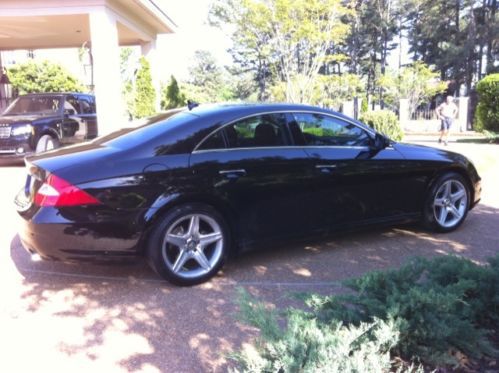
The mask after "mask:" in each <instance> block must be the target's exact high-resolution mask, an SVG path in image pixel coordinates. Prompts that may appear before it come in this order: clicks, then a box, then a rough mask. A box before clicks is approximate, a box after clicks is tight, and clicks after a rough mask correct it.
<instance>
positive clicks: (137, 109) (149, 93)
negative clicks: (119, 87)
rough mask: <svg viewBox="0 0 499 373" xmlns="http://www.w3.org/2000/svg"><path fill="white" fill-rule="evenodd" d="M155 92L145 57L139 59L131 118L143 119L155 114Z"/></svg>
mask: <svg viewBox="0 0 499 373" xmlns="http://www.w3.org/2000/svg"><path fill="white" fill-rule="evenodd" d="M155 101H156V91H155V90H154V86H153V84H152V77H151V68H150V65H149V62H148V61H147V59H146V58H145V57H143V56H142V57H140V59H139V69H138V71H137V76H136V79H135V95H134V106H133V116H134V118H143V117H147V116H150V115H152V114H154V113H155V111H156V110H155Z"/></svg>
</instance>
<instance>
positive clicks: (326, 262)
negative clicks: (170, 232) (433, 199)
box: [0, 144, 499, 372]
mask: <svg viewBox="0 0 499 373" xmlns="http://www.w3.org/2000/svg"><path fill="white" fill-rule="evenodd" d="M449 148H450V149H451V150H456V151H460V152H462V153H465V154H466V155H468V156H469V157H471V159H473V160H474V162H475V164H476V165H477V167H478V168H479V171H480V173H481V176H482V178H483V188H484V192H483V202H482V203H481V204H480V205H479V206H478V207H477V208H476V209H475V210H473V211H472V212H471V213H470V214H469V216H468V219H467V221H466V222H465V223H464V224H463V226H462V227H461V228H460V229H459V230H458V231H457V232H454V233H451V234H447V235H438V234H430V233H427V232H425V231H422V230H420V229H419V228H418V227H414V226H409V227H399V228H391V229H381V230H379V229H378V230H371V231H367V232H362V233H354V234H350V235H344V236H340V237H336V238H333V239H330V240H328V241H326V242H324V241H323V242H319V243H317V242H315V243H310V244H295V245H293V246H292V247H276V248H275V249H273V250H266V251H264V252H257V253H251V254H248V255H245V256H243V257H241V258H238V259H237V260H235V261H233V262H231V263H229V264H228V265H227V266H226V268H225V270H224V272H223V274H222V275H221V276H219V277H217V278H215V279H214V280H213V281H211V282H209V283H207V284H204V285H201V286H198V287H194V288H175V287H172V286H170V285H169V284H167V283H164V282H162V281H161V280H159V279H158V277H157V276H156V275H155V274H154V273H152V272H151V270H149V269H148V267H147V266H146V265H145V264H144V263H139V264H137V265H129V266H125V267H123V266H90V265H81V266H77V265H65V264H60V263H46V262H31V260H30V258H29V257H28V255H27V254H26V253H25V252H24V251H23V249H22V248H21V245H20V243H19V239H18V237H17V235H16V223H15V221H16V213H15V211H14V209H13V205H12V198H13V196H14V194H15V192H16V191H17V190H18V189H19V188H20V187H21V185H22V183H23V180H24V177H25V176H24V169H23V168H20V167H1V168H0V180H1V182H2V188H1V191H2V192H1V193H0V207H1V210H0V224H1V227H2V228H1V234H0V245H1V246H0V249H1V250H0V279H1V283H2V297H1V302H0V345H1V350H0V351H1V356H2V359H1V361H0V370H1V371H4V372H26V371H30V372H31V371H48V372H89V371H93V372H116V371H145V372H158V371H162V372H200V371H223V370H226V368H227V361H228V359H227V357H226V355H227V353H228V352H230V351H234V350H235V349H238V348H239V347H240V346H241V344H242V343H244V342H247V341H249V340H250V339H251V337H252V336H254V335H255V331H254V330H252V329H250V328H248V327H245V326H244V325H242V324H240V323H238V322H236V321H235V318H234V312H235V311H236V306H235V305H234V297H235V290H236V288H237V287H238V286H243V287H245V288H247V289H249V290H250V291H251V292H253V293H254V294H258V295H260V296H262V297H264V298H265V299H267V300H269V301H270V302H273V303H276V304H283V303H285V302H287V301H288V300H287V298H286V297H285V295H286V293H287V292H290V291H296V290H300V291H303V290H317V291H321V292H323V291H337V290H338V289H339V285H338V283H337V281H340V280H343V279H345V278H348V277H351V276H356V275H359V274H362V273H365V272H366V271H369V270H373V269H379V268H387V267H394V266H398V265H400V264H402V263H404V262H405V261H407V260H408V258H410V257H411V256H414V255H424V256H432V255H439V254H447V253H455V254H459V255H463V256H466V257H469V258H472V259H474V260H477V261H483V260H484V259H485V258H486V257H488V256H491V255H494V254H495V253H496V252H498V251H499V239H498V237H499V233H498V228H499V214H498V212H499V176H498V174H499V172H498V171H499V167H498V165H499V161H498V160H499V146H493V145H460V144H451V145H450V146H449Z"/></svg>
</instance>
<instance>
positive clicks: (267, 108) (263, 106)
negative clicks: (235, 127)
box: [185, 102, 373, 132]
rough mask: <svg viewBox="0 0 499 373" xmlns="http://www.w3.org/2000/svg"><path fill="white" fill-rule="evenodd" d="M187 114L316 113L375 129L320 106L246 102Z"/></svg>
mask: <svg viewBox="0 0 499 373" xmlns="http://www.w3.org/2000/svg"><path fill="white" fill-rule="evenodd" d="M185 111H186V112H188V113H190V114H193V115H195V116H198V117H204V118H208V117H211V118H213V117H223V118H226V119H229V118H230V117H234V118H235V117H240V118H242V117H245V116H250V115H257V114H265V113H270V112H279V111H283V112H300V111H301V112H314V113H323V114H329V115H333V116H336V117H338V118H342V119H344V120H346V121H349V122H354V123H356V124H358V125H360V126H361V127H363V128H365V129H366V130H368V131H370V132H372V131H373V129H372V128H370V127H369V126H367V125H365V124H364V123H362V122H360V121H358V120H356V119H354V118H352V117H349V116H346V115H344V114H342V113H339V112H337V111H334V110H331V109H328V108H321V107H319V106H312V105H306V104H294V103H261V102H258V103H245V102H237V103H218V104H200V105H198V106H196V107H194V108H193V109H191V110H188V109H187V108H186V109H185ZM227 121H230V119H229V120H224V121H222V122H225V123H226V122H227Z"/></svg>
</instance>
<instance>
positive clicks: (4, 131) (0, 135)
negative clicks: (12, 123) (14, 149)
mask: <svg viewBox="0 0 499 373" xmlns="http://www.w3.org/2000/svg"><path fill="white" fill-rule="evenodd" d="M9 137H10V127H0V139H8V138H9Z"/></svg>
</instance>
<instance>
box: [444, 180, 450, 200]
mask: <svg viewBox="0 0 499 373" xmlns="http://www.w3.org/2000/svg"><path fill="white" fill-rule="evenodd" d="M450 192H451V182H450V181H447V182H446V183H445V184H444V197H445V198H449V197H450Z"/></svg>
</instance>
